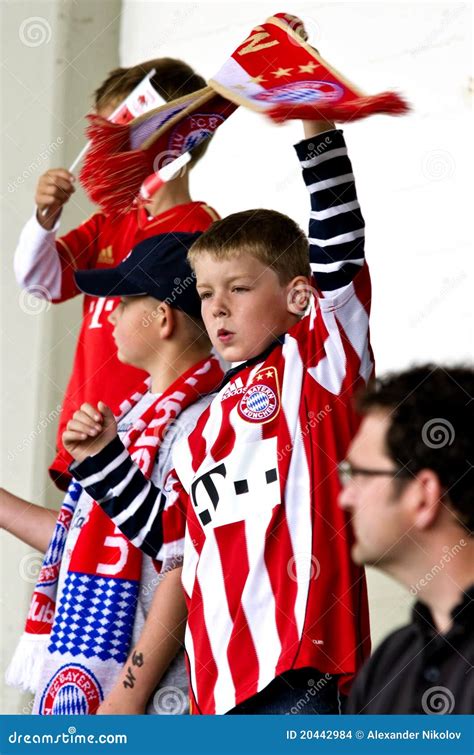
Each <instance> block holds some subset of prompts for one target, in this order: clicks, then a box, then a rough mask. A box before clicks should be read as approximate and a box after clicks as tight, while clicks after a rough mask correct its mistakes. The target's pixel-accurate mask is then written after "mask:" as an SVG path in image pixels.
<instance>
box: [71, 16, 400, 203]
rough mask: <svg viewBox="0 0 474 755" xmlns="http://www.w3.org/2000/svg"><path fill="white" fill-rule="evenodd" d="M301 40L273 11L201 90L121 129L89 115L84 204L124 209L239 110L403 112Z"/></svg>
mask: <svg viewBox="0 0 474 755" xmlns="http://www.w3.org/2000/svg"><path fill="white" fill-rule="evenodd" d="M306 39H307V35H306V32H305V29H304V26H303V23H302V22H301V21H300V19H299V18H297V17H295V16H291V15H289V14H287V13H277V14H276V15H275V16H272V17H271V18H269V19H268V20H267V21H266V22H265V23H264V24H262V25H261V26H256V27H255V28H254V29H253V30H252V31H251V33H250V35H249V36H248V37H247V39H245V40H244V42H242V44H241V45H239V47H237V49H236V50H235V52H234V53H232V55H231V57H230V58H229V60H228V61H227V62H226V63H225V64H224V65H223V66H222V68H221V69H220V70H219V71H218V73H217V74H216V75H215V76H214V77H213V78H212V79H211V80H210V81H209V85H208V86H207V87H205V88H204V89H200V90H199V91H197V92H192V93H191V94H189V95H186V96H185V97H181V98H180V99H177V100H174V101H172V102H169V103H167V104H166V105H163V106H162V107H159V108H156V109H155V110H151V111H149V112H148V113H146V114H144V115H142V116H140V117H139V118H136V119H135V120H134V121H132V122H131V123H129V124H127V125H119V124H116V123H110V122H109V121H107V120H105V119H104V118H101V117H100V116H98V115H89V116H88V119H89V127H88V129H87V135H88V137H89V139H90V140H91V148H90V149H89V152H88V154H87V155H86V158H85V161H84V165H83V168H82V171H81V174H80V180H81V183H82V184H83V186H84V188H85V190H86V192H87V193H88V195H89V197H90V198H91V200H92V201H93V202H94V203H96V204H98V205H100V206H101V207H102V209H103V210H104V212H106V213H117V212H126V211H127V210H129V209H130V207H131V206H132V204H133V202H134V201H135V199H136V198H137V196H138V194H139V191H140V186H141V185H142V183H143V182H144V181H145V179H147V178H148V177H150V176H151V175H153V174H157V172H158V171H159V170H160V169H162V168H163V167H165V166H166V165H167V164H169V163H170V162H171V161H173V160H174V159H176V158H178V157H180V156H181V155H183V154H185V153H186V152H189V151H190V150H192V149H193V148H194V147H196V146H197V145H198V144H200V143H201V142H202V141H203V140H204V139H207V138H208V137H209V136H211V135H212V134H213V133H214V132H215V131H216V130H217V128H218V127H219V126H221V125H222V123H224V121H225V120H226V119H227V118H228V117H229V116H230V115H232V113H233V112H234V111H235V110H236V108H237V107H238V106H239V105H244V106H245V107H248V108H250V109H251V110H255V111H257V112H259V113H264V114H265V115H266V116H268V117H270V118H271V119H272V120H274V121H276V122H281V121H285V120H288V119H290V118H291V119H292V118H298V119H303V120H304V119H309V120H317V119H329V120H338V121H347V120H356V119H358V118H364V117H366V116H368V115H371V114H373V113H390V114H393V115H399V114H402V113H405V112H407V110H408V105H407V103H406V102H405V101H404V100H403V99H402V98H401V97H400V96H399V95H398V94H396V93H394V92H384V93H382V94H379V95H374V96H366V95H365V94H364V93H363V92H361V91H360V90H359V89H358V88H357V87H355V86H354V85H353V84H350V83H349V82H348V81H347V79H345V78H344V77H343V76H342V75H341V74H340V73H339V72H338V71H336V70H335V69H334V68H333V67H332V66H331V65H330V64H329V63H327V62H326V61H325V60H323V58H321V56H320V55H319V53H318V52H317V51H316V50H315V49H314V48H313V47H311V46H310V45H308V44H307V42H306Z"/></svg>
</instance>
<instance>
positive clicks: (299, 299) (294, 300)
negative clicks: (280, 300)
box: [286, 275, 316, 317]
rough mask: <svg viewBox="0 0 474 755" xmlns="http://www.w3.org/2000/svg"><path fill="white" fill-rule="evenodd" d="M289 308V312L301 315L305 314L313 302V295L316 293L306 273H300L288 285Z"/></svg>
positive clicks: (287, 298)
mask: <svg viewBox="0 0 474 755" xmlns="http://www.w3.org/2000/svg"><path fill="white" fill-rule="evenodd" d="M286 291H287V296H286V301H287V308H288V312H291V314H293V315H298V316H299V317H301V316H302V315H304V313H305V312H306V310H307V309H308V306H309V304H310V302H311V298H312V296H313V295H314V294H315V293H316V291H315V289H314V288H313V286H312V285H311V281H310V279H309V278H306V277H305V276H304V275H298V276H296V278H293V279H292V280H291V281H290V282H289V283H288V285H287V287H286Z"/></svg>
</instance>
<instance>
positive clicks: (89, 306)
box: [49, 202, 218, 488]
mask: <svg viewBox="0 0 474 755" xmlns="http://www.w3.org/2000/svg"><path fill="white" fill-rule="evenodd" d="M217 218H218V215H217V213H216V212H215V211H214V210H213V209H211V208H210V207H208V205H206V204H204V203H202V202H190V203H188V204H182V205H177V206H176V207H173V208H172V209H170V210H168V211H166V212H164V213H162V214H160V215H158V216H156V217H154V218H152V219H151V220H149V219H148V217H147V213H146V211H145V210H144V209H143V208H137V209H134V210H132V211H131V212H129V213H127V214H125V215H123V216H119V217H118V218H109V217H107V216H106V215H104V214H103V213H96V214H94V215H92V217H91V218H89V219H88V220H86V222H85V223H83V224H82V225H80V226H79V227H78V228H75V229H74V230H72V231H70V232H69V233H67V234H66V235H65V236H62V237H61V238H59V239H57V241H56V248H57V250H58V253H59V257H60V261H61V270H62V280H61V295H60V297H59V298H57V299H55V300H54V302H55V303H57V302H62V301H66V300H67V299H71V298H72V297H73V296H77V295H78V294H80V293H81V292H80V291H79V289H78V288H77V286H76V283H75V280H74V271H75V270H78V269H82V270H83V269H91V268H98V269H102V268H107V267H114V266H115V265H118V264H119V263H120V262H121V261H122V260H123V259H124V258H125V257H126V256H127V255H128V253H129V252H130V250H131V249H132V247H133V246H135V245H136V244H138V243H139V242H140V241H142V240H143V239H144V238H147V237H148V236H154V235H156V234H159V233H168V232H170V231H187V232H192V231H204V230H206V228H208V227H209V226H210V225H211V223H213V222H214V220H217ZM118 301H119V299H118V298H116V297H114V298H100V299H97V298H95V297H93V296H87V295H86V296H84V304H83V319H82V324H81V329H80V332H79V336H78V340H77V346H76V352H75V356H74V363H73V368H72V373H71V377H70V379H69V383H68V386H67V388H66V392H65V395H64V399H63V403H62V410H61V415H60V419H59V427H58V434H57V455H56V457H55V459H54V461H53V462H52V464H51V466H50V468H49V471H50V475H51V477H52V478H53V479H54V480H55V482H56V483H57V485H58V486H59V487H61V488H66V487H67V484H68V482H69V480H70V474H69V472H68V465H69V464H70V463H71V461H72V458H71V457H70V456H69V454H68V453H67V452H66V451H65V449H64V447H63V445H62V440H61V438H62V433H63V431H64V429H65V426H66V423H67V422H68V420H69V419H70V418H71V416H72V414H73V413H74V411H76V409H77V408H78V407H79V406H80V405H81V404H82V403H83V402H84V401H88V402H91V403H96V402H97V401H98V400H99V399H101V400H103V401H105V402H106V403H107V404H108V405H109V406H111V407H112V408H113V409H116V408H117V407H118V404H119V402H120V401H122V399H123V397H124V396H127V395H128V394H130V393H131V392H132V390H133V388H134V387H135V386H136V385H137V384H139V383H140V382H141V381H143V379H144V378H145V377H146V374H145V373H144V372H143V371H142V370H138V369H137V368H135V367H131V366H129V365H125V364H122V363H121V362H120V361H119V360H118V358H117V348H116V346H115V342H114V340H113V338H112V331H113V327H112V325H111V324H110V323H109V321H108V317H109V315H110V312H111V311H112V310H113V309H114V308H115V307H116V306H117V303H118Z"/></svg>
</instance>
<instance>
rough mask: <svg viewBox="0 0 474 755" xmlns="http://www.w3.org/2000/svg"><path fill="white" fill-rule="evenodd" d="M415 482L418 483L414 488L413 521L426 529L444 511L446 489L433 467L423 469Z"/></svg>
mask: <svg viewBox="0 0 474 755" xmlns="http://www.w3.org/2000/svg"><path fill="white" fill-rule="evenodd" d="M414 482H415V483H416V484H415V485H414V486H413V489H412V494H413V496H414V499H413V507H414V512H413V514H414V517H413V523H414V527H415V528H416V529H418V530H426V529H428V528H429V527H431V526H432V525H433V524H434V523H435V521H436V519H437V518H438V517H439V516H440V514H442V513H443V508H444V503H443V496H444V494H445V490H444V487H443V486H442V485H441V482H440V480H439V477H438V475H437V474H436V472H434V471H433V470H432V469H421V470H420V471H419V472H418V473H417V475H416V479H415V481H414Z"/></svg>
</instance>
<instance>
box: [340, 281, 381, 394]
mask: <svg viewBox="0 0 474 755" xmlns="http://www.w3.org/2000/svg"><path fill="white" fill-rule="evenodd" d="M363 304H364V302H360V300H359V299H358V297H357V296H354V297H353V299H352V301H351V302H349V303H348V305H346V306H345V307H344V308H343V309H342V310H341V311H340V312H339V311H337V317H338V320H339V322H340V323H341V325H342V327H343V328H344V332H345V333H346V335H347V337H348V339H349V341H350V343H351V345H352V347H353V349H354V351H355V352H356V354H357V356H358V357H359V359H360V360H361V365H360V370H359V374H360V376H361V377H362V378H363V379H364V381H365V382H366V383H367V382H368V380H369V378H370V376H371V374H372V370H373V367H374V365H373V362H372V359H371V357H370V352H369V348H368V347H369V316H368V314H367V312H366V310H365V309H364V306H363Z"/></svg>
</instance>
